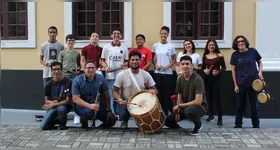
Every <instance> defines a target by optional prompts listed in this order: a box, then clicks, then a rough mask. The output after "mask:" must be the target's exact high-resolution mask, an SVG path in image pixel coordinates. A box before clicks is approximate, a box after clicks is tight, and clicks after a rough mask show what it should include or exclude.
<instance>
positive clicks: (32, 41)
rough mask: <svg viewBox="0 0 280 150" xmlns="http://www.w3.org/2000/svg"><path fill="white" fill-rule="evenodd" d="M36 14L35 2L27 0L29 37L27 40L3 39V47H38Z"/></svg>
mask: <svg viewBox="0 0 280 150" xmlns="http://www.w3.org/2000/svg"><path fill="white" fill-rule="evenodd" d="M35 16H36V13H35V2H27V28H28V30H27V33H28V34H27V35H28V38H27V39H26V40H13V39H9V40H1V48H36V25H35V22H36V18H35Z"/></svg>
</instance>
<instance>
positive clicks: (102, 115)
mask: <svg viewBox="0 0 280 150" xmlns="http://www.w3.org/2000/svg"><path fill="white" fill-rule="evenodd" d="M74 111H75V112H76V114H78V115H79V116H80V118H81V123H82V124H87V123H88V122H87V121H88V120H91V119H93V117H94V114H95V111H94V110H91V109H89V108H86V107H82V106H80V105H75V106H74ZM107 114H108V112H107V111H106V109H105V108H104V107H102V106H101V105H100V107H99V111H98V112H97V113H96V119H98V120H100V121H101V122H103V124H104V125H105V126H107V127H112V126H114V125H115V123H116V121H115V120H114V121H110V120H107Z"/></svg>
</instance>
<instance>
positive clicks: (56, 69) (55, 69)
mask: <svg viewBox="0 0 280 150" xmlns="http://www.w3.org/2000/svg"><path fill="white" fill-rule="evenodd" d="M52 70H53V71H60V70H61V69H60V68H54V69H52Z"/></svg>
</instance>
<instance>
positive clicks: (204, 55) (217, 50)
mask: <svg viewBox="0 0 280 150" xmlns="http://www.w3.org/2000/svg"><path fill="white" fill-rule="evenodd" d="M210 42H213V43H214V45H215V49H214V53H216V54H219V53H221V52H220V48H219V46H218V44H217V41H216V40H214V39H209V40H208V41H207V43H206V45H205V48H204V53H203V59H205V58H206V55H207V54H209V53H210V51H209V49H208V45H209V43H210Z"/></svg>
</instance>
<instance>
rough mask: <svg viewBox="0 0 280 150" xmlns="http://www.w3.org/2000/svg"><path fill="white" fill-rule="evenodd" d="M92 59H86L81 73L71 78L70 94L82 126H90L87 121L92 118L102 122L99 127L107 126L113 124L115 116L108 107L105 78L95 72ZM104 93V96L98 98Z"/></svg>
mask: <svg viewBox="0 0 280 150" xmlns="http://www.w3.org/2000/svg"><path fill="white" fill-rule="evenodd" d="M96 69H97V68H96V65H95V62H94V61H91V60H88V61H87V62H86V63H85V68H84V72H85V73H83V74H81V75H79V76H77V77H76V78H75V79H74V80H73V84H72V94H73V102H74V110H75V112H76V113H77V114H78V115H79V116H80V118H81V124H82V128H88V127H91V126H92V124H91V123H89V122H91V121H93V120H96V119H98V120H100V121H102V122H103V124H101V127H105V128H109V127H112V126H114V125H115V123H116V118H115V117H114V115H113V114H112V111H111V108H110V98H109V93H108V85H107V82H106V80H105V78H104V77H103V76H102V75H100V74H97V73H96ZM98 93H99V94H101V93H102V94H104V97H105V98H98Z"/></svg>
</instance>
